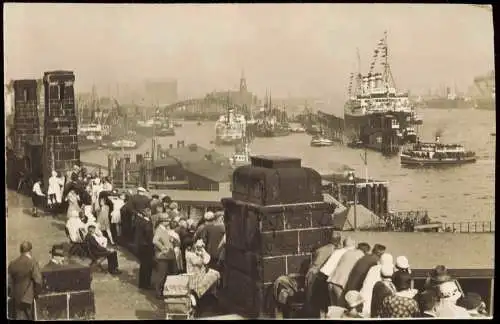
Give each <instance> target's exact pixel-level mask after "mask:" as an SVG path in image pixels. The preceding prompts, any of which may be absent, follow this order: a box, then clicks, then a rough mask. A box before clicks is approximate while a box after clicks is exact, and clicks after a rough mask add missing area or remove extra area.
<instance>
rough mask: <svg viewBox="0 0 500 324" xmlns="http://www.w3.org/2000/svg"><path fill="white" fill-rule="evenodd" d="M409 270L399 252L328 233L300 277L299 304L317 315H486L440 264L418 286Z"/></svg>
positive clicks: (472, 295) (482, 306)
mask: <svg viewBox="0 0 500 324" xmlns="http://www.w3.org/2000/svg"><path fill="white" fill-rule="evenodd" d="M411 273H412V272H411V269H410V265H409V261H408V259H407V258H406V257H405V256H398V257H397V258H396V259H395V260H394V258H393V256H392V255H391V254H389V253H387V252H386V247H385V246H383V245H381V244H375V245H374V246H373V248H371V247H370V245H369V244H368V243H364V242H363V243H359V244H357V243H356V242H355V241H354V239H352V238H351V237H346V238H344V239H343V238H342V237H341V235H340V233H338V232H334V234H333V236H332V239H331V242H330V243H329V244H327V245H325V246H323V247H321V248H319V249H318V250H316V251H315V253H314V256H313V262H312V264H311V266H310V267H309V270H308V272H307V274H306V279H305V290H306V298H305V299H306V302H305V308H306V309H307V313H308V314H309V316H311V317H320V318H424V317H434V318H470V317H482V316H487V313H486V305H485V303H484V302H483V301H482V299H481V297H480V296H479V295H478V294H476V293H466V294H464V293H463V292H462V290H461V287H460V284H459V283H458V281H456V280H455V279H454V278H453V277H452V276H451V275H450V274H449V273H448V270H447V269H446V267H445V266H443V265H439V266H436V268H435V269H433V271H432V272H431V273H430V274H429V276H428V278H427V280H426V282H425V285H424V287H423V289H422V290H420V291H419V290H417V289H414V288H413V287H412V274H411ZM290 287H291V286H290V285H289V286H288V287H286V288H284V289H288V290H290Z"/></svg>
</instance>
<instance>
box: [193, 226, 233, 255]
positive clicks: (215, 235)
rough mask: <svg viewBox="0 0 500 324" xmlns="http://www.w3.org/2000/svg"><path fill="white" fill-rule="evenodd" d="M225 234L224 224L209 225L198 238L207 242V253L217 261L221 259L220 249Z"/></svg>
mask: <svg viewBox="0 0 500 324" xmlns="http://www.w3.org/2000/svg"><path fill="white" fill-rule="evenodd" d="M225 233H226V228H225V227H224V224H222V223H208V224H207V225H205V226H204V227H203V229H202V230H201V231H200V232H199V236H198V238H199V239H202V240H203V242H205V246H206V251H207V252H208V254H210V256H211V257H212V259H217V258H218V257H219V255H218V252H219V251H218V248H219V244H220V241H221V240H222V237H224V234H225Z"/></svg>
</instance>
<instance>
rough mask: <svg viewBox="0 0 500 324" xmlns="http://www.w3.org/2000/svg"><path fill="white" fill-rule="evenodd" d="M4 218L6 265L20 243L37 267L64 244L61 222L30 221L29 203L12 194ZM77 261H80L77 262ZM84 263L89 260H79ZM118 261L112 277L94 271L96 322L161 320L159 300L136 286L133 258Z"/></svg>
mask: <svg viewBox="0 0 500 324" xmlns="http://www.w3.org/2000/svg"><path fill="white" fill-rule="evenodd" d="M7 204H8V217H7V219H6V230H7V233H6V234H7V235H6V237H7V264H8V263H9V262H10V261H11V260H13V259H15V258H16V257H17V256H18V255H19V245H20V244H21V242H22V241H24V240H29V241H31V243H32V244H33V256H34V257H35V258H36V259H37V260H38V262H39V263H40V266H43V265H44V264H46V263H47V262H48V260H49V258H50V256H49V251H50V249H51V247H52V245H53V244H57V243H63V242H67V239H66V235H65V233H64V227H65V223H64V221H63V220H57V219H55V218H53V217H52V216H45V217H40V218H33V217H31V215H30V211H31V205H32V204H31V200H30V199H29V198H28V197H24V196H21V195H19V194H17V193H15V192H13V191H10V190H8V192H7ZM80 261H81V260H80ZM81 262H85V263H86V264H88V263H89V262H90V261H89V260H83V261H81ZM118 262H119V265H120V269H121V270H122V271H123V273H122V274H121V275H120V276H112V275H109V274H106V273H103V272H94V273H93V280H92V289H93V290H94V294H95V304H96V318H95V319H96V320H131V319H161V318H162V312H161V311H160V308H159V307H160V306H161V301H160V300H158V299H156V298H155V296H154V291H143V290H140V289H139V288H138V287H137V283H138V281H137V272H138V270H139V265H138V263H137V260H136V259H135V257H134V256H132V255H131V254H130V253H128V252H126V251H123V250H120V251H119V252H118Z"/></svg>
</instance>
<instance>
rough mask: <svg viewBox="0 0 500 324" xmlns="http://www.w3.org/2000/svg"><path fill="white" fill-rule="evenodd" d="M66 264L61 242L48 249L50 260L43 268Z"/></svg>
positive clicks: (58, 267)
mask: <svg viewBox="0 0 500 324" xmlns="http://www.w3.org/2000/svg"><path fill="white" fill-rule="evenodd" d="M65 265H66V258H65V253H64V247H63V245H62V244H54V245H53V246H52V249H51V250H50V260H49V262H48V263H47V264H46V265H45V266H44V267H43V270H53V269H60V268H63V267H64V266H65Z"/></svg>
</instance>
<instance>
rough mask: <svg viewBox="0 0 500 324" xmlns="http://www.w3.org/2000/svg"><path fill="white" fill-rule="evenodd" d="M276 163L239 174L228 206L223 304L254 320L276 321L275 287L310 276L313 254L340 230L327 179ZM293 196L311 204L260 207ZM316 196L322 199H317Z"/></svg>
mask: <svg viewBox="0 0 500 324" xmlns="http://www.w3.org/2000/svg"><path fill="white" fill-rule="evenodd" d="M269 161H271V159H266V162H269ZM272 162H273V163H270V164H269V163H266V165H267V166H256V165H257V163H256V161H252V163H253V165H251V166H243V167H240V168H238V169H236V170H235V172H234V174H233V193H232V195H233V198H224V199H223V200H222V204H223V206H224V209H225V214H224V223H225V227H226V258H225V267H224V269H225V270H224V274H223V278H224V279H223V284H224V287H223V289H222V291H221V298H222V300H223V301H224V303H229V305H228V307H231V309H233V310H234V312H236V313H239V314H242V315H245V316H246V317H250V318H255V317H267V315H270V313H271V311H272V310H271V309H267V307H266V296H267V294H269V293H271V294H272V293H273V292H272V291H273V289H272V288H273V284H274V281H275V280H276V279H277V278H278V277H279V276H281V275H288V274H292V273H295V274H301V275H305V273H306V271H307V269H308V267H309V265H310V263H311V259H312V253H313V252H314V251H315V249H317V248H318V247H320V246H322V245H325V244H326V243H328V242H329V240H330V238H331V236H332V232H333V230H334V224H333V212H334V209H335V208H334V206H333V205H330V204H328V203H326V202H324V201H323V198H322V196H321V176H320V175H319V174H318V173H317V172H316V171H314V170H312V169H308V168H302V167H300V166H299V167H284V166H283V167H278V166H273V165H274V164H275V163H274V162H276V160H275V161H272ZM261 165H264V164H261ZM273 169H274V170H273ZM275 174H280V177H279V179H275V178H273V176H271V175H275ZM300 174H301V176H300ZM306 183H307V184H306ZM289 190H290V191H289ZM243 191H246V192H247V193H248V195H247V199H243V198H244V195H242V193H243ZM292 191H293V192H296V193H297V195H301V196H302V197H308V198H307V200H306V199H302V200H297V201H298V202H297V203H288V204H274V202H272V203H270V202H263V203H260V204H258V203H257V201H258V200H262V198H264V196H268V194H270V195H271V196H272V197H273V198H272V199H276V200H281V201H287V200H290V197H289V195H290V194H291V192H292ZM313 191H314V192H316V191H317V193H318V194H317V195H314V197H313V195H312V194H311V192H313ZM287 196H288V197H287ZM309 197H311V198H309ZM262 201H263V200H262ZM273 201H274V200H273Z"/></svg>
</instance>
